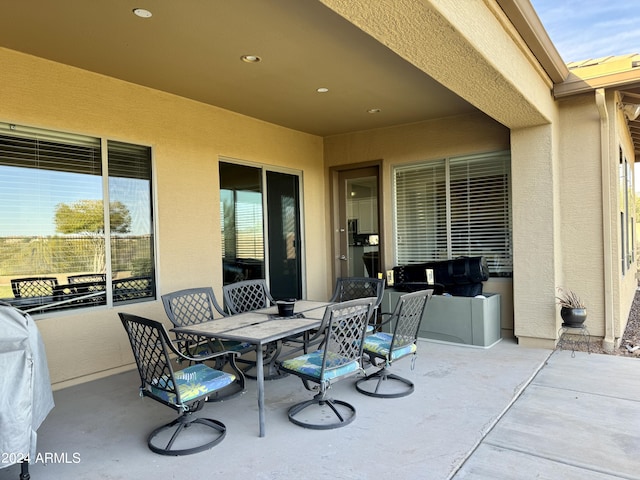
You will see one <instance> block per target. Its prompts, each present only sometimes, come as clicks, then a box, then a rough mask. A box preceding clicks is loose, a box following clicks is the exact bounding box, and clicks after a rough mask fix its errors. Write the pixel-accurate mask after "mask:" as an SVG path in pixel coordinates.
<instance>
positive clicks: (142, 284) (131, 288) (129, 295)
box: [113, 277, 156, 302]
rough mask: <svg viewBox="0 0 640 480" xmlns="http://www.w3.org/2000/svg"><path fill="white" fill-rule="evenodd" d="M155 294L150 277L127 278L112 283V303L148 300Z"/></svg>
mask: <svg viewBox="0 0 640 480" xmlns="http://www.w3.org/2000/svg"><path fill="white" fill-rule="evenodd" d="M155 294H156V291H155V284H154V282H153V279H152V278H151V277H128V278H122V279H118V280H114V281H113V301H114V302H126V301H127V300H137V299H140V298H149V297H154V296H155Z"/></svg>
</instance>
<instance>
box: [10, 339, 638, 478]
mask: <svg viewBox="0 0 640 480" xmlns="http://www.w3.org/2000/svg"><path fill="white" fill-rule="evenodd" d="M393 369H394V370H395V371H396V372H397V373H400V374H402V375H404V376H406V377H408V378H411V379H413V380H414V381H415V383H416V391H415V392H414V393H413V394H412V395H410V396H408V397H403V398H398V399H376V398H371V397H367V396H364V395H361V394H359V393H358V392H356V391H355V388H354V385H353V380H346V381H342V382H340V383H338V384H336V385H335V386H334V388H333V389H332V396H333V397H334V398H338V399H342V400H345V401H348V402H350V403H352V404H353V405H355V406H356V408H357V418H356V419H355V421H354V422H353V423H352V424H350V425H348V426H346V427H344V428H340V429H336V430H328V431H317V430H307V429H303V428H300V427H298V426H295V425H293V424H292V423H290V422H289V421H288V419H287V416H286V411H287V408H288V407H289V406H290V405H292V404H294V403H296V402H298V401H302V400H305V399H308V398H310V396H311V395H312V394H311V393H310V392H308V391H306V390H304V388H303V387H302V383H301V382H300V380H299V379H298V378H296V377H287V378H284V379H281V380H275V381H270V382H266V387H265V403H266V409H267V414H266V415H267V418H266V437H265V438H259V437H258V412H257V400H256V385H255V382H254V381H251V380H248V389H247V392H246V393H245V394H244V395H242V396H241V397H238V398H235V399H232V400H229V401H227V402H223V403H217V404H208V405H207V406H205V408H204V409H203V410H202V411H201V412H199V415H200V416H207V417H212V418H216V419H218V420H221V421H222V422H224V423H225V424H226V425H227V428H228V433H227V437H226V438H225V439H224V441H223V442H222V443H221V444H219V445H218V446H216V447H214V448H213V449H211V450H207V451H205V452H202V453H198V454H194V455H189V456H184V457H163V456H160V455H156V454H154V453H152V452H151V451H150V450H149V449H148V448H147V445H146V436H147V434H148V433H149V432H150V431H151V430H152V429H154V428H155V427H157V426H159V425H161V424H163V423H166V422H168V421H170V420H171V419H172V418H174V417H175V415H176V414H175V412H174V411H172V410H171V409H169V408H167V407H165V406H163V405H160V404H158V403H157V402H154V401H153V400H150V399H141V398H139V397H138V392H137V388H138V382H139V379H138V377H137V372H135V371H130V372H125V373H121V374H117V375H113V376H111V377H108V378H105V379H101V380H96V381H93V382H89V383H85V384H83V385H78V386H75V387H70V388H66V389H64V390H60V391H57V392H55V393H54V398H55V402H56V407H55V408H54V410H53V411H52V412H51V413H50V414H49V416H48V417H47V419H46V420H45V422H44V424H43V425H42V426H41V428H40V429H39V431H38V452H39V453H41V454H42V457H43V458H45V457H46V455H45V454H47V453H48V454H49V457H50V458H51V456H52V455H55V456H56V458H57V461H54V462H49V463H43V462H37V463H34V464H32V465H31V466H30V473H31V478H32V479H33V480H48V479H60V478H74V479H131V478H138V479H154V478H158V479H174V478H175V479H178V478H216V477H221V478H232V479H235V478H248V479H260V480H263V479H265V480H266V479H278V480H283V479H302V478H308V479H336V478H339V479H379V478H416V479H436V480H444V479H456V480H458V479H518V480H520V479H529V478H531V479H533V478H544V479H573V478H575V479H582V480H584V479H596V478H598V479H614V478H625V479H629V478H640V455H638V453H639V452H640V375H639V372H640V370H639V369H640V363H638V360H637V359H630V358H623V357H614V356H607V355H598V354H591V355H589V354H587V353H580V352H576V354H575V357H572V355H571V352H570V351H556V352H550V351H549V350H538V349H528V348H524V347H519V346H517V345H516V344H515V343H514V342H513V341H510V340H503V341H501V342H500V343H498V344H496V345H494V346H493V347H492V348H490V349H479V348H469V347H462V346H456V345H451V344H441V343H433V342H428V341H423V340H421V341H420V344H419V353H418V358H417V362H416V365H415V369H414V370H411V361H410V360H406V359H405V360H403V361H400V362H397V363H396V364H395V365H394V367H393ZM19 470H20V469H19V466H18V465H13V466H10V467H8V468H4V469H1V470H0V480H5V479H13V480H17V479H18V477H19Z"/></svg>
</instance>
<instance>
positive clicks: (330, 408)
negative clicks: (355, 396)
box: [288, 392, 356, 430]
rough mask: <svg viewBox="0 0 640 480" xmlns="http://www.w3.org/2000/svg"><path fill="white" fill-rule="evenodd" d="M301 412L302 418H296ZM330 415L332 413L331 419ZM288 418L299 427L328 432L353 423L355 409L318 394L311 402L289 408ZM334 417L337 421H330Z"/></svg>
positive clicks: (345, 403) (321, 393)
mask: <svg viewBox="0 0 640 480" xmlns="http://www.w3.org/2000/svg"><path fill="white" fill-rule="evenodd" d="M310 407H317V408H310ZM303 412H304V415H300V417H304V418H300V417H298V415H299V414H302V413H303ZM331 413H333V417H332V416H331ZM288 416H289V420H290V421H291V423H294V424H296V425H299V426H301V427H304V428H311V429H314V430H330V429H332V428H340V427H344V426H346V425H349V424H350V423H351V422H353V421H354V420H355V418H356V409H355V407H354V406H353V405H351V404H349V403H347V402H343V401H342V400H334V399H331V398H325V394H324V393H323V392H320V393H318V394H317V395H316V396H315V397H313V398H312V399H311V400H307V401H305V402H301V403H297V404H295V405H293V406H292V407H291V408H289V411H288ZM334 417H335V418H336V419H337V421H336V420H335V419H334V420H330V419H331V418H334Z"/></svg>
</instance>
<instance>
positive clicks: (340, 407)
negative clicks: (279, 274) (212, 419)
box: [280, 297, 376, 430]
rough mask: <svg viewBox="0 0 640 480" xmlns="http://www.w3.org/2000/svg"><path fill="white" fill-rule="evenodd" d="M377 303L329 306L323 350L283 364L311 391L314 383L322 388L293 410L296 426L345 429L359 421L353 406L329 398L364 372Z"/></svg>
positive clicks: (359, 301)
mask: <svg viewBox="0 0 640 480" xmlns="http://www.w3.org/2000/svg"><path fill="white" fill-rule="evenodd" d="M375 302H376V298H375V297H369V298H363V299H356V300H349V301H346V302H341V303H336V304H333V305H329V306H328V307H327V309H326V313H325V315H324V319H323V323H322V326H323V328H324V330H325V339H324V341H323V343H322V344H321V345H320V349H319V350H317V351H315V352H312V353H307V354H304V355H300V356H299V357H295V358H291V359H287V360H284V361H283V362H281V364H280V368H281V370H283V371H285V372H287V373H291V374H293V375H297V376H298V377H300V378H301V380H302V382H303V384H304V386H305V388H306V389H307V390H313V387H312V386H311V383H315V384H318V386H319V393H318V394H317V395H316V396H315V397H314V398H313V399H311V400H307V401H305V402H301V403H298V404H296V405H293V406H292V407H291V408H289V411H288V416H289V420H290V421H291V422H292V423H295V424H296V425H300V426H302V427H305V428H313V429H317V430H326V429H331V428H338V427H343V426H345V425H348V424H349V423H351V422H352V421H353V420H354V419H355V414H356V409H355V407H354V406H353V405H351V404H349V403H347V402H344V401H342V400H335V399H332V398H328V397H327V393H328V390H329V388H330V386H331V385H332V384H333V383H335V382H337V381H339V380H341V379H343V378H347V377H350V376H352V375H356V374H357V373H359V372H362V368H361V362H362V348H363V341H364V338H365V335H366V327H367V325H368V323H369V318H370V317H371V314H372V312H373V309H374V305H375ZM303 411H304V412H305V413H304V414H302V412H303Z"/></svg>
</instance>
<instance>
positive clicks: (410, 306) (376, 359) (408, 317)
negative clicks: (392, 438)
mask: <svg viewBox="0 0 640 480" xmlns="http://www.w3.org/2000/svg"><path fill="white" fill-rule="evenodd" d="M432 295H433V290H419V291H417V292H413V293H407V294H404V295H402V296H401V297H400V299H399V300H398V303H397V304H396V308H395V310H394V312H393V313H392V314H391V316H390V318H389V319H388V320H387V321H385V322H383V324H382V326H383V327H384V326H385V325H390V326H391V329H392V332H391V333H388V332H377V333H374V334H373V335H369V336H368V337H367V338H366V339H365V341H364V354H365V356H366V357H368V358H369V361H370V362H371V364H372V365H373V366H374V367H379V369H378V370H376V371H375V372H374V373H372V374H368V375H367V376H366V377H364V378H361V379H359V380H358V381H357V382H356V389H357V390H358V391H359V392H360V393H363V394H365V395H369V396H372V397H382V398H395V397H404V396H406V395H409V394H410V393H412V392H413V391H414V384H413V382H411V381H410V380H408V379H406V378H403V377H400V376H398V375H396V374H393V373H390V372H389V371H388V369H387V368H388V367H389V366H390V365H391V364H392V363H393V362H394V361H396V360H399V359H401V358H403V357H406V356H408V355H414V357H413V358H414V360H415V354H416V352H417V349H418V346H417V339H418V332H419V330H420V324H421V323H422V319H423V318H424V312H425V308H426V306H427V301H428V300H429V299H430V298H431V296H432ZM412 368H413V364H412Z"/></svg>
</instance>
